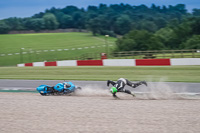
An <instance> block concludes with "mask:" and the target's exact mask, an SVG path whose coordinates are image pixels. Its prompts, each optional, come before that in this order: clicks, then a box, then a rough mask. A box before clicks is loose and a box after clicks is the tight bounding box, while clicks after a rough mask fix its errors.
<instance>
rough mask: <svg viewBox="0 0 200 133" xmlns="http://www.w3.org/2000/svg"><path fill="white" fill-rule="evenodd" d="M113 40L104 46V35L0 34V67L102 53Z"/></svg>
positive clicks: (108, 40) (71, 33)
mask: <svg viewBox="0 0 200 133" xmlns="http://www.w3.org/2000/svg"><path fill="white" fill-rule="evenodd" d="M115 40H116V38H112V37H109V38H107V43H106V41H105V37H104V36H96V37H94V36H92V34H91V33H80V32H67V33H37V34H9V35H0V46H1V48H0V66H12V65H16V64H19V63H21V62H23V63H28V62H37V61H54V60H66V59H73V58H74V57H79V56H81V55H83V54H85V53H102V52H106V47H105V45H106V44H108V45H111V44H112V45H113V46H109V49H113V48H114V47H115V43H114V42H115ZM86 47H88V48H86ZM21 48H24V49H23V50H21ZM80 48H82V49H80ZM64 49H65V50H64ZM46 50H48V51H46ZM50 50H54V51H50ZM22 52H27V53H26V54H21V53H22ZM16 53H18V54H16ZM8 54H12V55H8Z"/></svg>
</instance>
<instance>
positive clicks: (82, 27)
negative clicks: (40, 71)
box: [0, 0, 200, 66]
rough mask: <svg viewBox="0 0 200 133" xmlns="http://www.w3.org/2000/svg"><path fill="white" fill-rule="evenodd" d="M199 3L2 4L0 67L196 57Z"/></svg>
mask: <svg viewBox="0 0 200 133" xmlns="http://www.w3.org/2000/svg"><path fill="white" fill-rule="evenodd" d="M199 6H200V3H199V2H198V1H197V0H191V1H189V0H182V1H180V2H179V1H176V2H175V1H172V0H168V1H156V0H153V1H148V0H140V1H139V0H136V1H131V0H124V1H120V0H109V1H105V0H96V1H91V0H85V1H78V0H73V1H70V0H69V1H66V0H58V1H53V0H42V1H41V0H34V1H33V0H29V1H25V0H7V1H1V2H0V7H1V8H0V12H1V14H0V46H1V49H0V66H15V65H16V64H19V63H30V62H40V61H56V60H92V59H102V58H111V59H113V58H127V59H154V58H155V59H156V58H199V57H200V8H198V7H199Z"/></svg>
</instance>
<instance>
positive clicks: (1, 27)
mask: <svg viewBox="0 0 200 133" xmlns="http://www.w3.org/2000/svg"><path fill="white" fill-rule="evenodd" d="M9 31H10V26H9V25H8V24H6V23H5V22H4V21H0V34H7V33H8V32H9Z"/></svg>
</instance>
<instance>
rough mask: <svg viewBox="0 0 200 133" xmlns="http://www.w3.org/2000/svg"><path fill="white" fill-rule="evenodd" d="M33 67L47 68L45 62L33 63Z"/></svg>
mask: <svg viewBox="0 0 200 133" xmlns="http://www.w3.org/2000/svg"><path fill="white" fill-rule="evenodd" d="M33 66H45V65H44V62H33Z"/></svg>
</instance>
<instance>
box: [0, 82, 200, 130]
mask: <svg viewBox="0 0 200 133" xmlns="http://www.w3.org/2000/svg"><path fill="white" fill-rule="evenodd" d="M58 82H63V81H54V80H52V81H51V80H0V88H1V89H2V90H6V89H8V90H10V89H11V90H12V89H13V90H20V89H22V90H35V88H36V87H37V86H39V85H41V84H48V85H55V84H56V83H58ZM72 82H73V83H74V84H76V85H79V86H81V87H82V88H83V89H82V90H81V91H80V92H77V93H76V94H74V95H71V96H41V95H40V94H38V93H27V92H20V93H13V92H0V132H1V133H57V132H58V133H199V131H200V111H199V110H200V98H199V95H198V93H199V84H198V83H163V82H161V83H159V82H156V83H151V82H149V83H148V84H149V86H148V87H145V86H143V85H142V86H140V87H138V88H135V89H132V90H133V91H134V92H138V94H136V97H132V96H130V95H127V94H123V93H119V94H117V95H118V96H119V98H120V99H115V98H113V97H112V95H111V94H110V93H109V91H108V87H107V86H106V82H105V81H72ZM128 88H130V87H127V89H128ZM147 91H148V92H150V93H152V94H153V95H150V96H149V95H148V96H145V95H143V94H139V92H147ZM174 92H177V93H183V92H187V93H188V94H189V93H194V94H197V95H190V96H189V97H188V96H179V95H178V96H177V95H174ZM163 98H164V99H163Z"/></svg>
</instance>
